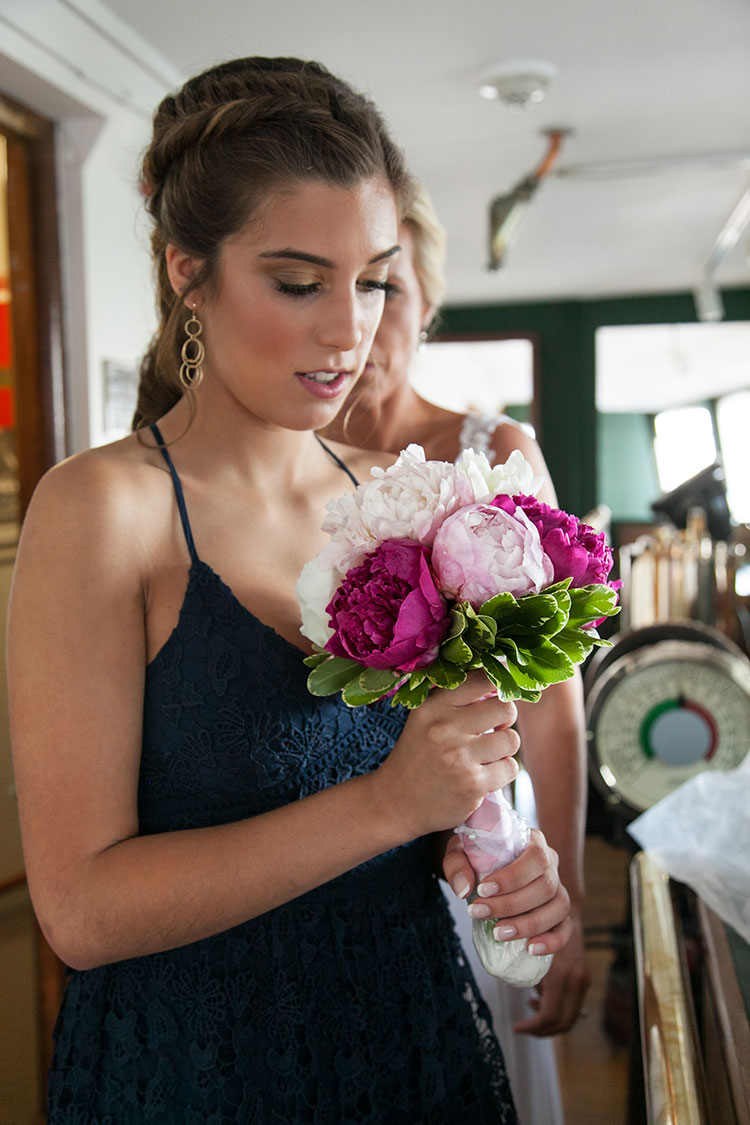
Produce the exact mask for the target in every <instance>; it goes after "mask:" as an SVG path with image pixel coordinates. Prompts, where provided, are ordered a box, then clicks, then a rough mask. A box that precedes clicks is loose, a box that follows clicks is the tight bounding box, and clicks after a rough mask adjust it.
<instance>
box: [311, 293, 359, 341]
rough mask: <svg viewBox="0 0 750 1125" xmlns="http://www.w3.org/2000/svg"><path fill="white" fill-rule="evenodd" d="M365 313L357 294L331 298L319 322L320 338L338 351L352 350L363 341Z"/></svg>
mask: <svg viewBox="0 0 750 1125" xmlns="http://www.w3.org/2000/svg"><path fill="white" fill-rule="evenodd" d="M362 334H363V313H362V310H361V309H360V308H359V305H358V302H357V299H356V296H355V295H351V296H349V297H346V298H341V297H339V298H338V299H336V300H331V302H330V303H329V305H328V306H327V308H326V309H325V311H324V315H323V317H322V318H321V320H320V321H319V323H318V340H319V342H320V343H321V344H322V345H323V346H324V347H326V348H331V349H335V350H336V351H337V352H351V351H354V349H355V348H357V347H358V345H359V344H360V343H361V341H362Z"/></svg>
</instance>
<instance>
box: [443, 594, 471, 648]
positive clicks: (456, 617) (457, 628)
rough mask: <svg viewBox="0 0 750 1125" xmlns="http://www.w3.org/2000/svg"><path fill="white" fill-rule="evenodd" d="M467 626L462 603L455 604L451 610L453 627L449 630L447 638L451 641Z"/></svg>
mask: <svg viewBox="0 0 750 1125" xmlns="http://www.w3.org/2000/svg"><path fill="white" fill-rule="evenodd" d="M467 604H468V603H467ZM465 628H466V614H465V613H464V612H463V608H462V605H454V607H453V609H452V610H451V627H450V629H449V630H448V636H447V638H446V640H449V641H450V640H453V638H454V637H460V636H461V634H462V633H463V631H464V629H465Z"/></svg>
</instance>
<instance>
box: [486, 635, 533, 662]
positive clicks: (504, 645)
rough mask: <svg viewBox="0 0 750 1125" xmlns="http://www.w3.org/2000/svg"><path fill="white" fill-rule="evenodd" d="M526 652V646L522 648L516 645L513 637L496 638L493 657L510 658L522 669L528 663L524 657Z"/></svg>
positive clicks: (526, 657)
mask: <svg viewBox="0 0 750 1125" xmlns="http://www.w3.org/2000/svg"><path fill="white" fill-rule="evenodd" d="M527 651H528V645H527V646H526V647H525V648H524V647H523V646H522V645H519V644H517V643H516V641H515V640H514V639H513V637H508V636H505V637H498V638H497V641H496V642H495V649H494V655H495V656H497V657H500V656H511V657H512V658H513V660H515V662H516V664H520V665H521V666H522V667H523V666H525V665H526V664H528V662H529V660H528V656H527V655H526V653H527Z"/></svg>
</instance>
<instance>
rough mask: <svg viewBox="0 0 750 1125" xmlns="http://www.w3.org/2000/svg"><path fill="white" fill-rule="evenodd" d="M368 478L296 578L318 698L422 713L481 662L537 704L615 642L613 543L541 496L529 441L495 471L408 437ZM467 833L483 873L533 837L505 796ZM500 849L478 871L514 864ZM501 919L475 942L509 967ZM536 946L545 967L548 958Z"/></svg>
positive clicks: (332, 506)
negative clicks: (499, 937)
mask: <svg viewBox="0 0 750 1125" xmlns="http://www.w3.org/2000/svg"><path fill="white" fill-rule="evenodd" d="M372 478H373V479H372V480H370V481H367V482H365V483H363V484H360V485H359V486H358V487H357V488H356V489H355V491H354V492H352V493H347V494H346V495H344V496H343V497H341V498H339V499H336V500H333V501H331V502H330V503H329V505H328V508H327V515H326V518H325V521H324V523H323V530H324V531H326V532H327V533H328V534H329V536H330V539H329V542H328V543H327V545H326V546H325V547H324V548H323V550H322V551H321V552H320V553H319V554H318V555H317V556H316V557H315V558H314V559H312V560H311V561H310V562H309V563H308V564H307V565H306V566H305V568H304V569H303V571H302V574H301V575H300V578H299V581H298V583H297V597H298V600H299V603H300V608H301V613H302V632H303V634H304V635H305V636H306V637H308V638H309V639H310V640H311V641H312V642H313V645H314V649H315V651H314V653H313V655H312V656H309V657H306V659H305V663H306V664H307V665H308V666H309V667H310V668H311V672H310V675H309V677H308V687H309V690H310V691H311V692H312V693H313V694H314V695H332V694H334V693H336V692H339V691H340V692H341V694H342V698H343V700H344V702H345V703H347V704H349V705H350V706H353V707H354V706H359V705H362V704H368V703H374V702H375V701H376V700H379V699H382V698H383V697H386V696H387V697H389V698H390V701H391V703H392V704H394V705H395V704H396V703H402V704H403V705H404V706H406V707H410V708H411V707H417V706H419V704H420V703H423V702H424V701H425V699H426V698H427V695H428V694H429V692H430V691H431V690H432V688H433V687H438V688H448V689H451V688H455V687H458V685H459V684H461V683H463V681H464V680H465V679H466V676H467V673H468V672H469V671H470V670H472V669H481V670H483V671H484V672H485V674H486V675H487V678H488V679H489V680H490V681H491V683H492V684H493V685H494V686H495V688H496V689H497V692H498V694H499V696H500V698H501V699H503V700H517V699H522V700H528V701H531V702H536V701H537V700H538V699H539V697H540V695H541V693H542V691H543V690H544V689H545V688H546V687H548V686H549V685H550V684H555V683H559V682H561V681H563V680H567V679H569V678H570V677H571V676H572V675H573V674H574V671H575V667H576V665H577V664H580V663H581V662H582V661H583V660H584V659H585V658H586V656H587V655H588V654H589V653H590V652H591V650H592V648H593V647H594V646H595V645H608V644H609V642H608V641H606V640H603V639H602V638H601V637H600V636H599V634H598V632H597V628H596V627H597V625H598V624H599V623H600V622H601V621H602V620H604V619H605V618H606V617H610V616H612V615H613V614H615V613H617V612H618V607H617V590H616V587H617V586H618V585H619V584H618V583H611V582H607V578H608V575H609V572H610V570H611V568H612V552H611V551H610V549H609V547H607V546H606V544H605V541H604V536H603V535H602V534H597V533H596V532H594V531H593V530H592V529H591V528H590V527H588V526H587V525H586V524H583V523H580V522H579V520H577V519H576V518H575V516H571V515H568V514H567V513H566V512H563V511H560V510H559V509H556V508H551V507H549V505H547V504H544V503H541V502H540V501H538V500H536V499H535V497H534V493H535V492H536V491H537V489H538V488H539V486H540V485H541V478H536V477H535V476H534V473H533V470H532V468H531V466H530V465H529V463H528V462H527V461H526V459H525V458H524V457H523V455H522V454H521V453H520V452H519V451H518V450H516V451H514V452H513V453H511V455H510V457H509V458H508V460H507V461H506V462H505V464H504V465H496V466H495V467H491V466H490V464H489V461H488V460H487V458H486V457H485V455H484V454H481V453H480V454H477V453H475V452H474V451H473V450H471V449H468V450H465V451H464V452H463V453H462V454H461V456H460V457H459V458H458V460H457V461H456V462H455V463H452V462H449V461H426V460H425V456H424V451H423V450H422V448H421V447H420V446H418V445H410V446H408V447H407V448H406V449H405V450H404V451H403V452H402V453H401V454H400V455H399V457H398V460H397V461H396V462H395V464H393V465H391V466H390V467H389V468H388V469H380V468H373V469H372ZM503 806H504V807H503ZM511 814H512V815H511ZM516 821H517V822H519V823H517V824H516V823H515V822H516ZM488 824H489V825H490V828H489V829H488V828H487V825H488ZM509 826H511V827H513V828H514V833H511V835H510V836H508V834H507V829H508V827H509ZM457 831H459V832H460V833H461V834H462V836H464V845H465V849H466V852H467V856H468V858H469V861H470V862H471V863H472V866H473V867H474V869H475V870H476V871H478V872H479V868H480V867H483V866H484V865H483V864H482V863H481V862H480V860H479V858H478V857H479V855H480V853H482V852H484V854H485V859H486V858H487V854H488V853H489V854H490V855H493V852H492V842H493V840H497V839H500V838H502V840H503V841H504V843H503V848H502V849H501V857H504V862H510V860H511V859H513V858H515V855H516V854H518V852H519V851H520V850H522V848H523V847H524V846H525V844H526V841H527V839H528V826H527V825H526V824H525V821H523V820H522V818H520V817H516V815H515V813H513V810H512V809H511V808H510V806H508V805H507V802H504V800H503V799H502V798H499V799H498V798H497V797H494V796H493V797H492V798H491V799H488V800H486V801H485V802H483V804H482V805H481V806H480V807H479V809H478V810H476V811H475V813H473V814H472V817H470V818H469V820H468V821H467V823H466V825H462V826H461V827H460V828H459V829H457ZM506 845H507V846H506ZM494 859H495V860H496V862H494V863H493V865H492V866H491V867H490V868H487V869H485V870H483V871H482V872H481V874H486V873H487V872H488V871H489V870H494V868H496V867H498V866H500V864H501V862H503V859H502V858H501V859H500V860H499V861H497V859H498V857H497V855H495V856H494ZM493 924H494V923H492V922H491V921H490V922H475V924H474V925H475V944H476V945H477V948H478V951H479V953H480V956H481V957H482V959H483V963H485V967H487V968H488V971H490V972H493V973H494V974H495V975H498V973H497V966H496V965H494V961H496V960H497V956H496V954H493V967H492V968H489V966H488V965H487V962H486V959H485V958H486V951H483V949H482V948H480V941H479V940H478V934H477V929H479V931H481V934H482V935H484V937H486V936H488V935H489V938H490V941H489V947H490V949H493V950H495V949H496V950H497V951H498V952H500V951H501V950H502V949H503V948H507V947H508V946H525V942H522V941H519V942H507V943H504V945H503V947H501V946H500V945H499V943H497V942H495V941H494V940H493V939H491V932H492V926H493ZM487 944H488V943H487V942H486V941H484V940H483V945H487ZM526 957H528V958H529V960H530V961H533V962H534V968H535V971H537V972H538V970H539V963H540V961H545V960H547V962H548V963H549V960H550V959H549V958H539V957H530V955H528V954H526ZM504 975H505V974H504ZM506 979H507V977H506ZM537 979H538V978H537ZM515 983H528V981H527V980H526V979H524V980H523V981H515Z"/></svg>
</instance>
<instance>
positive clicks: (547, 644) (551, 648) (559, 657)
mask: <svg viewBox="0 0 750 1125" xmlns="http://www.w3.org/2000/svg"><path fill="white" fill-rule="evenodd" d="M528 657H529V660H528V665H527V671H528V673H529V674H530V675H531V676H536V678H537V680H538V681H539V683H540V684H547V685H549V684H559V683H561V682H562V681H563V680H569V679H570V677H571V676H572V675H573V672H574V668H575V666H574V665H573V663H572V661H571V660H570V658H569V657H568V656H566V654H565V653H564V652H563V651H562V649H559V648H558V647H557V645H555V644H553V643H552V642H551V641H547V640H542V641H540V642H539V644H537V645H534V647H533V648H530V649H529V653H528Z"/></svg>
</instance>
